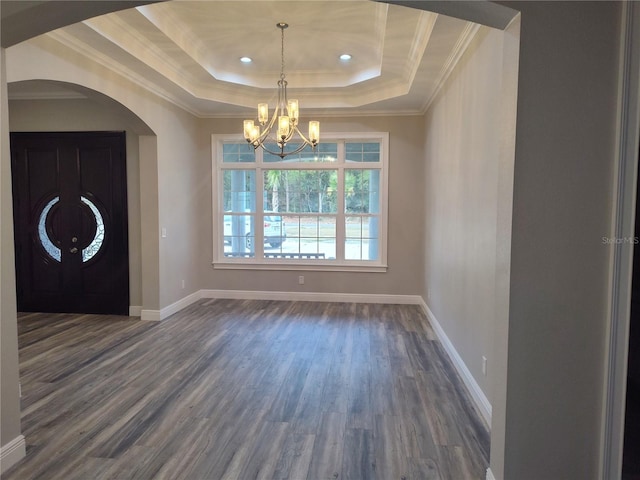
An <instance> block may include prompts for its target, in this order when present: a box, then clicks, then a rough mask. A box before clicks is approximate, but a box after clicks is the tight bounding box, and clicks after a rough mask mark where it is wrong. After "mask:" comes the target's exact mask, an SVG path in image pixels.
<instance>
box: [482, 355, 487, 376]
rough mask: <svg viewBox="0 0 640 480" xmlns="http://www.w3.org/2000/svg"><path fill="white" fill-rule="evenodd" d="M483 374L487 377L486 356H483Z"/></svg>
mask: <svg viewBox="0 0 640 480" xmlns="http://www.w3.org/2000/svg"><path fill="white" fill-rule="evenodd" d="M482 374H483V375H484V376H485V377H486V376H487V357H485V356H484V355H483V356H482Z"/></svg>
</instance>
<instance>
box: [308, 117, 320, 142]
mask: <svg viewBox="0 0 640 480" xmlns="http://www.w3.org/2000/svg"><path fill="white" fill-rule="evenodd" d="M309 141H310V142H311V143H312V144H313V145H315V144H316V143H318V142H319V141H320V122H318V121H311V122H309Z"/></svg>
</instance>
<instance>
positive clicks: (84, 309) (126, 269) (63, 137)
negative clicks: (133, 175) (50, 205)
mask: <svg viewBox="0 0 640 480" xmlns="http://www.w3.org/2000/svg"><path fill="white" fill-rule="evenodd" d="M14 135H15V136H16V137H15V138H16V141H17V143H20V142H21V141H24V140H21V139H31V140H27V142H29V141H33V137H35V138H36V142H37V143H38V144H40V143H41V141H44V142H50V143H51V142H52V143H51V145H55V146H56V148H57V149H60V148H65V149H69V148H73V149H76V155H77V149H78V148H85V147H89V148H92V147H95V146H96V145H103V144H104V142H107V143H106V144H104V145H103V146H105V145H108V146H109V148H110V149H111V148H112V147H115V148H116V152H117V156H118V158H117V159H115V160H113V161H114V162H116V168H118V169H119V171H120V175H118V176H115V175H113V176H111V177H110V180H109V182H110V183H109V185H110V187H109V188H110V190H109V191H110V192H111V194H112V200H111V203H113V202H114V200H113V195H115V196H116V197H117V198H119V202H120V204H121V205H120V206H121V207H122V209H120V208H117V209H116V210H112V211H110V217H111V225H112V227H113V228H112V231H114V232H115V231H117V232H118V234H116V235H115V236H114V234H113V233H112V234H111V235H110V237H111V241H110V243H111V247H110V248H111V249H112V251H113V249H115V250H116V251H117V252H118V255H119V256H118V258H120V259H121V260H122V262H120V261H118V262H114V261H113V260H114V258H111V260H109V261H108V263H107V265H110V270H111V272H116V271H117V278H115V279H114V281H115V282H116V283H117V284H118V288H117V290H118V291H117V292H112V294H110V296H109V299H110V300H109V301H108V302H106V303H105V302H104V301H102V302H101V303H100V304H99V305H98V303H96V302H93V303H91V302H89V303H90V304H91V305H89V304H85V305H84V306H83V305H80V304H73V305H72V304H70V303H67V302H66V300H64V299H63V302H62V303H61V304H60V305H58V306H53V305H51V303H50V301H49V300H46V301H43V302H41V305H40V306H41V307H42V308H43V310H42V311H45V312H67V311H68V312H69V313H104V314H109V315H128V314H129V311H130V303H131V302H130V293H131V292H130V275H131V273H130V252H129V220H128V216H129V207H128V179H127V163H128V161H127V142H126V131H124V130H86V131H76V130H72V131H66V130H64V131H16V132H11V133H10V138H11V139H12V140H13V139H14ZM110 152H111V154H113V152H114V151H113V150H110ZM11 157H12V158H11V164H12V167H17V165H15V166H14V158H13V144H12V153H11ZM77 161H79V159H77ZM111 173H112V174H113V173H114V172H111ZM74 178H75V177H74ZM115 179H117V180H118V181H117V182H114V180H115ZM67 180H72V179H67ZM14 181H15V177H13V175H12V188H13V200H14V202H13V204H14V205H13V207H14V217H15V215H16V214H17V211H16V210H15V209H16V205H17V203H16V198H17V197H16V195H18V194H17V193H16V187H15V184H14V183H13V182H14ZM59 182H60V180H59ZM77 182H78V186H80V178H78V179H77ZM114 192H117V193H114ZM75 193H77V194H78V195H81V194H82V191H80V193H78V192H75ZM58 194H59V195H60V193H58ZM115 203H118V202H115ZM112 207H113V205H112ZM17 222H18V220H17V218H14V222H13V223H14V238H15V242H16V245H17V244H18V243H17V242H19V239H18V232H24V227H18V225H17ZM116 226H117V227H116ZM29 238H31V237H30V235H29ZM22 240H24V239H20V241H22ZM114 245H115V247H114ZM114 254H115V253H113V252H112V255H114ZM14 260H15V269H16V283H18V279H19V278H20V273H19V271H18V270H19V269H21V268H22V267H23V266H24V262H23V261H19V257H18V255H16V256H15V259H14ZM31 261H33V259H32V260H31ZM83 264H84V262H83ZM61 265H63V264H61ZM116 265H117V266H118V267H117V268H116V267H115V266H116ZM63 268H64V266H63ZM67 268H68V266H67ZM114 268H115V270H114ZM67 273H69V272H67ZM16 287H17V288H16V297H17V298H16V300H17V301H18V307H20V301H19V300H20V296H19V295H18V285H16ZM61 297H65V295H61ZM54 304H55V301H54ZM64 305H66V306H64ZM22 306H26V305H25V304H24V298H23V304H22ZM31 306H32V307H33V306H34V305H31ZM35 308H39V307H38V306H35ZM27 311H36V310H27ZM37 311H39V310H37Z"/></svg>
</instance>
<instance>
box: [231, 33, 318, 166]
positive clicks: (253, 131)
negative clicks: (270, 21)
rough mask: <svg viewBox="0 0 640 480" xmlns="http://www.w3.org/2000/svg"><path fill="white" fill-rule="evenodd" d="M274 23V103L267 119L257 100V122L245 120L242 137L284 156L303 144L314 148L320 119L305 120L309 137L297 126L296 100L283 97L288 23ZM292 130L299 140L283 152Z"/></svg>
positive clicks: (285, 94)
mask: <svg viewBox="0 0 640 480" xmlns="http://www.w3.org/2000/svg"><path fill="white" fill-rule="evenodd" d="M276 27H278V28H279V29H280V38H281V48H280V53H281V68H280V80H278V103H277V105H276V108H275V110H274V111H273V115H272V116H271V119H270V120H269V104H267V103H259V104H258V119H257V122H258V124H256V123H255V120H245V121H244V138H245V140H246V141H247V142H248V143H250V144H251V145H253V148H254V149H257V148H258V147H261V148H262V149H263V150H265V151H266V152H269V153H270V154H272V155H277V156H279V157H280V158H284V157H286V156H287V155H292V154H295V153H298V152H300V151H301V150H302V149H303V148H305V147H306V146H307V145H308V146H310V147H311V148H312V149H315V148H316V146H317V145H318V142H319V141H320V122H316V121H310V122H309V138H307V137H305V136H304V135H303V134H302V132H300V130H299V129H298V118H299V116H300V109H299V106H298V100H288V99H287V81H286V80H285V74H284V29H285V28H287V27H289V25H288V24H286V23H283V22H280V23H277V24H276ZM276 121H277V128H276V131H275V133H272V130H273V129H274V126H275V125H276ZM261 127H262V129H261ZM295 134H298V136H299V137H300V139H299V140H296V142H301V143H300V144H299V145H296V146H295V147H293V148H291V147H290V148H289V149H288V151H286V152H285V147H286V145H287V143H289V142H290V141H291V139H292V138H293V137H294V135H295ZM270 144H272V145H273V146H275V147H277V148H278V149H279V150H280V151H277V150H276V151H273V150H271V149H269V148H268V147H267V145H270ZM272 148H273V147H272Z"/></svg>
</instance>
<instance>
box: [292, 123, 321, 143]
mask: <svg viewBox="0 0 640 480" xmlns="http://www.w3.org/2000/svg"><path fill="white" fill-rule="evenodd" d="M293 129H294V130H295V131H296V132H297V133H298V135H300V138H301V139H302V141H303V142H304V143H305V144H306V145H310V146H312V147H313V148H315V147H316V144H314V143H313V142H312V141H311V140H309V139H308V138H307V137H305V136H304V135H303V134H302V132H301V131H300V130H299V129H298V126H297V125H296V126H295V127H293Z"/></svg>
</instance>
